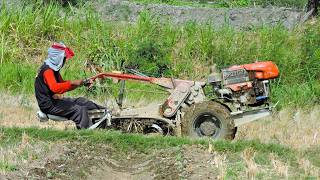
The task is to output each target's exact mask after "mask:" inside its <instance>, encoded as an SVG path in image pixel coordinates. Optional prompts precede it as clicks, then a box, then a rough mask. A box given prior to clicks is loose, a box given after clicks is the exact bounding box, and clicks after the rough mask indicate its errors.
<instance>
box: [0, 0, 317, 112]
mask: <svg viewBox="0 0 320 180" xmlns="http://www.w3.org/2000/svg"><path fill="white" fill-rule="evenodd" d="M0 13H1V16H0V32H1V37H0V47H1V48H0V66H1V72H0V78H1V79H2V81H1V82H0V88H1V89H3V90H9V91H11V92H16V93H21V92H24V93H28V94H32V92H33V78H34V76H35V74H36V71H37V68H38V67H39V66H40V64H41V63H42V62H43V60H44V59H45V58H46V50H47V48H48V46H49V45H50V44H51V43H52V42H53V41H61V40H63V41H64V42H65V43H66V44H67V45H69V46H70V47H72V48H73V49H74V50H75V53H76V56H75V58H74V59H72V60H71V61H70V62H68V63H67V64H68V65H67V67H66V68H65V69H66V70H63V72H62V73H63V75H64V77H65V78H66V79H69V78H70V79H74V78H84V77H88V76H90V75H92V74H93V73H92V72H90V71H89V70H88V68H86V66H85V62H86V61H87V60H90V61H93V62H95V63H97V64H99V65H101V66H103V68H104V70H105V71H110V70H121V69H122V68H123V67H130V68H136V69H138V70H140V71H142V72H144V73H146V74H147V75H153V76H157V77H159V76H167V77H176V78H182V79H194V80H206V77H207V75H208V74H209V66H210V65H212V64H217V65H218V67H219V68H223V67H226V66H229V65H233V64H244V63H252V62H254V61H256V60H259V61H263V60H273V61H274V62H275V63H276V64H277V65H278V66H279V68H280V74H281V75H280V78H279V79H277V80H276V81H274V82H273V83H272V86H273V98H272V99H273V100H274V102H277V101H280V106H287V105H291V106H305V105H313V104H316V103H318V102H319V97H320V95H319V92H320V90H319V89H320V83H319V78H320V73H319V72H320V63H319V62H318V60H319V57H320V56H319V55H320V54H319V52H320V47H319V42H320V38H319V37H320V36H319V32H320V31H319V28H320V26H319V24H318V23H315V24H312V25H311V24H306V25H305V26H303V27H302V26H301V27H296V28H295V29H293V30H290V31H289V30H287V29H285V28H283V27H281V25H279V26H277V27H259V28H254V29H252V30H248V31H236V30H234V29H233V28H231V27H225V28H220V29H215V28H213V27H212V26H210V25H197V24H195V23H187V24H185V25H183V26H179V27H176V26H174V25H172V24H171V23H169V22H167V23H160V22H159V21H158V19H157V18H156V17H152V16H150V15H149V14H148V13H147V12H144V13H141V15H140V19H139V21H138V22H137V23H136V24H123V23H116V22H108V23H105V22H104V20H103V19H102V18H101V17H99V15H98V14H96V13H95V11H94V10H93V9H90V8H89V7H78V8H76V7H72V6H71V7H66V8H63V7H60V6H58V5H45V6H42V5H27V6H25V7H24V8H15V9H12V8H9V7H5V6H3V7H2V9H1V12H0ZM61 14H62V16H61ZM108 86H112V87H113V89H114V91H112V93H113V94H116V93H117V91H116V87H117V86H118V85H108ZM132 88H133V89H136V90H138V93H130V96H132V97H133V98H135V97H136V98H139V96H140V94H141V92H139V90H147V91H149V92H153V91H157V92H159V93H160V94H161V93H162V92H161V91H158V89H157V88H156V87H154V86H147V85H141V84H139V83H138V84H131V85H129V89H132ZM105 89H106V88H105ZM107 89H109V90H110V89H112V88H107ZM104 92H105V91H103V88H97V90H96V91H95V94H94V95H97V94H99V93H100V95H102V96H105V93H104ZM76 93H77V94H79V93H83V94H85V93H86V92H84V90H83V89H82V90H78V91H77V92H76ZM112 93H111V94H112ZM89 94H90V93H89ZM149 94H151V95H150V97H149V98H148V99H153V98H154V97H157V95H156V96H152V93H149ZM140 97H141V96H140ZM145 97H148V95H146V96H145Z"/></svg>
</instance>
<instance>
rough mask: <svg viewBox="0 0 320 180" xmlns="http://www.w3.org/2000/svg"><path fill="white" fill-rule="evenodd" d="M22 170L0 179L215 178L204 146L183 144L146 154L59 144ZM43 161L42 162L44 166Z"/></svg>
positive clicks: (86, 144)
mask: <svg viewBox="0 0 320 180" xmlns="http://www.w3.org/2000/svg"><path fill="white" fill-rule="evenodd" d="M45 156H47V157H48V158H42V159H40V160H36V161H35V162H30V164H29V166H28V167H19V168H18V169H23V172H22V171H16V172H12V173H10V174H7V175H6V176H3V177H2V178H0V179H111V180H112V179H139V180H140V179H146V180H147V179H148V180H149V179H181V178H182V179H185V178H187V179H212V178H215V177H216V174H215V173H214V171H213V170H214V167H213V163H212V159H213V158H214V154H211V153H209V152H208V151H207V150H206V149H205V148H203V147H201V146H195V145H193V146H183V147H175V148H169V149H162V150H154V151H153V152H150V153H147V154H144V153H137V152H135V151H130V152H120V151H119V150H117V149H114V148H112V147H111V146H109V145H106V144H92V143H87V142H72V143H67V144H65V143H64V144H57V145H56V147H55V148H53V149H52V151H51V152H49V153H48V154H46V155H45ZM40 165H42V166H40Z"/></svg>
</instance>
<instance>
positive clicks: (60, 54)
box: [45, 43, 74, 71]
mask: <svg viewBox="0 0 320 180" xmlns="http://www.w3.org/2000/svg"><path fill="white" fill-rule="evenodd" d="M73 56H74V53H73V51H72V50H71V49H69V48H68V47H66V46H65V45H64V44H63V43H54V44H53V45H52V46H51V47H50V48H49V49H48V58H47V59H46V60H45V63H46V64H47V65H48V66H49V67H50V68H51V69H53V70H54V71H59V70H60V69H61V68H62V67H63V65H64V58H66V60H68V59H70V58H72V57H73Z"/></svg>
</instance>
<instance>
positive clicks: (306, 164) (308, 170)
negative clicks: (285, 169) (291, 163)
mask: <svg viewBox="0 0 320 180" xmlns="http://www.w3.org/2000/svg"><path fill="white" fill-rule="evenodd" d="M299 167H300V168H301V169H303V170H304V173H305V174H306V175H308V176H313V177H320V170H319V168H317V167H315V166H314V165H312V163H311V162H310V161H309V160H307V159H304V158H302V159H300V160H299Z"/></svg>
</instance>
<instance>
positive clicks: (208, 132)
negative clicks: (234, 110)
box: [181, 101, 237, 140]
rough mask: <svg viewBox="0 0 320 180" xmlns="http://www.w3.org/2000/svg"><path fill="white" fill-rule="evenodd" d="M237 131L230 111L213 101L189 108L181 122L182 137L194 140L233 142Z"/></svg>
mask: <svg viewBox="0 0 320 180" xmlns="http://www.w3.org/2000/svg"><path fill="white" fill-rule="evenodd" d="M236 130H237V129H236V128H235V127H234V123H233V120H232V119H231V117H230V111H229V110H228V109H227V108H226V107H224V106H223V105H221V104H219V103H217V102H213V101H206V102H203V103H199V104H194V105H192V106H190V107H188V108H187V109H185V111H184V115H183V117H182V121H181V131H182V135H184V136H190V137H193V138H199V137H210V138H212V139H226V140H232V139H234V137H235V133H236Z"/></svg>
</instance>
